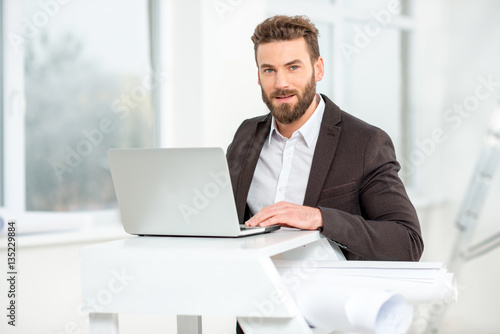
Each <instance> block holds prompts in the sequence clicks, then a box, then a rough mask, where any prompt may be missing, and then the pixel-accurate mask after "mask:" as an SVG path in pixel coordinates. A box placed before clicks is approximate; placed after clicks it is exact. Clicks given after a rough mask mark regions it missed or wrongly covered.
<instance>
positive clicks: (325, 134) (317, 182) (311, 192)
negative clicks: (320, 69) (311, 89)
mask: <svg viewBox="0 0 500 334" xmlns="http://www.w3.org/2000/svg"><path fill="white" fill-rule="evenodd" d="M321 96H322V97H323V99H324V100H325V112H324V114H323V120H322V122H321V128H320V131H319V135H318V141H317V143H316V149H315V150H314V157H313V161H312V164H311V172H310V174H309V180H308V183H307V188H306V195H305V198H304V205H307V206H316V204H317V202H318V199H319V195H320V193H321V190H322V188H323V183H324V182H325V179H326V176H327V174H328V171H329V169H330V166H331V165H332V161H333V157H334V155H335V151H336V149H337V144H338V142H339V137H340V126H337V124H339V123H340V120H341V116H340V115H341V110H340V108H339V107H337V106H336V105H335V104H334V103H333V102H332V101H331V100H330V99H329V98H327V97H326V96H325V95H323V94H321Z"/></svg>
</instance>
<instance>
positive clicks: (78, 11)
mask: <svg viewBox="0 0 500 334" xmlns="http://www.w3.org/2000/svg"><path fill="white" fill-rule="evenodd" d="M23 4H24V17H25V18H26V21H25V22H26V28H25V34H27V36H28V38H27V40H26V44H25V87H26V208H27V210H37V211H38V210H41V211H75V210H93V209H105V208H109V207H114V206H115V205H116V204H115V203H116V199H115V195H114V190H113V185H112V181H111V176H110V172H109V167H108V163H107V157H106V152H107V150H108V149H109V148H111V147H151V146H152V145H153V108H152V102H151V100H152V99H151V94H152V92H153V90H154V86H155V83H156V82H157V81H155V80H154V79H153V77H154V73H151V71H150V70H149V68H150V59H149V50H150V45H149V33H148V10H147V9H148V7H147V6H148V2H147V0H128V1H124V0H106V1H98V0H87V1H79V2H70V3H68V4H59V3H58V2H52V3H51V5H46V4H45V5H44V2H42V1H38V0H24V3H23Z"/></svg>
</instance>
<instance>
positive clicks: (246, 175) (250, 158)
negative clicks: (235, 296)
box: [236, 114, 272, 222]
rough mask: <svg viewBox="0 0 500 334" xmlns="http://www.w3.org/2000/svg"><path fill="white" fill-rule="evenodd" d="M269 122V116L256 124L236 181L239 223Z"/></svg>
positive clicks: (268, 128)
mask: <svg viewBox="0 0 500 334" xmlns="http://www.w3.org/2000/svg"><path fill="white" fill-rule="evenodd" d="M271 120H272V118H271V116H270V114H269V115H268V117H266V118H265V119H264V120H263V121H261V122H258V123H257V124H256V128H255V133H254V135H253V136H252V138H251V139H250V140H251V141H250V145H249V146H248V150H247V152H246V154H245V158H244V160H243V161H244V164H243V166H242V168H241V173H240V176H239V179H238V187H237V195H236V198H237V203H236V208H237V210H238V218H239V219H240V222H241V221H243V216H244V215H245V208H246V203H247V197H248V191H249V190H250V185H251V184H252V179H253V174H254V172H255V168H256V167H257V162H258V161H259V157H260V151H261V150H262V146H264V143H265V141H266V138H267V136H268V134H269V131H270V129H271Z"/></svg>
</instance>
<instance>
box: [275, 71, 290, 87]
mask: <svg viewBox="0 0 500 334" xmlns="http://www.w3.org/2000/svg"><path fill="white" fill-rule="evenodd" d="M288 86H289V84H288V77H287V75H286V74H285V73H283V72H282V71H279V72H277V73H276V82H275V83H274V88H275V89H286V88H288Z"/></svg>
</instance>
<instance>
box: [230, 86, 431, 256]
mask: <svg viewBox="0 0 500 334" xmlns="http://www.w3.org/2000/svg"><path fill="white" fill-rule="evenodd" d="M322 96H323V99H324V100H325V102H326V106H325V113H324V116H323V120H322V123H321V129H320V133H319V137H318V142H317V144H316V150H315V152H314V157H313V161H312V165H311V172H310V175H309V181H308V185H307V189H306V195H305V199H304V205H307V206H311V207H317V208H319V209H320V210H321V213H322V216H323V223H324V229H323V232H322V233H323V235H325V236H326V237H327V238H329V239H331V240H332V241H334V242H336V243H338V244H339V245H340V246H341V248H342V251H343V252H344V254H345V255H346V258H347V259H348V260H399V261H418V260H419V259H420V257H421V255H422V252H423V241H422V236H421V233H420V225H419V222H418V218H417V214H416V212H415V208H414V207H413V205H412V204H411V202H410V200H409V199H408V196H407V194H406V191H405V188H404V186H403V183H402V182H401V180H400V178H399V177H398V171H399V169H400V166H399V164H398V162H397V161H396V154H395V152H394V147H393V144H392V141H391V139H390V138H389V136H388V135H387V134H386V133H385V132H384V131H382V130H381V129H379V128H376V127H374V126H372V125H370V124H367V123H365V122H363V121H362V120H360V119H358V118H356V117H354V116H352V115H350V114H348V113H346V112H344V111H342V110H341V109H340V108H339V107H337V106H336V105H335V104H334V103H333V102H332V101H331V100H330V99H328V98H327V97H326V96H324V95H322ZM270 126H271V115H270V114H268V115H265V116H260V117H255V118H252V119H248V120H245V121H244V122H243V123H242V124H241V125H240V127H239V128H238V130H237V131H236V134H235V136H234V139H233V142H232V143H231V144H230V146H229V148H228V150H227V160H228V164H229V170H230V174H231V181H232V184H233V190H234V194H235V199H236V206H237V210H238V217H239V219H240V222H241V223H243V222H244V221H245V220H247V219H248V218H249V214H248V206H247V205H246V200H247V196H248V191H249V189H250V184H251V182H252V178H253V174H254V171H255V167H256V165H257V161H258V159H259V155H260V151H261V149H262V146H263V145H264V142H265V140H266V138H267V136H268V134H269V130H270Z"/></svg>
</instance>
